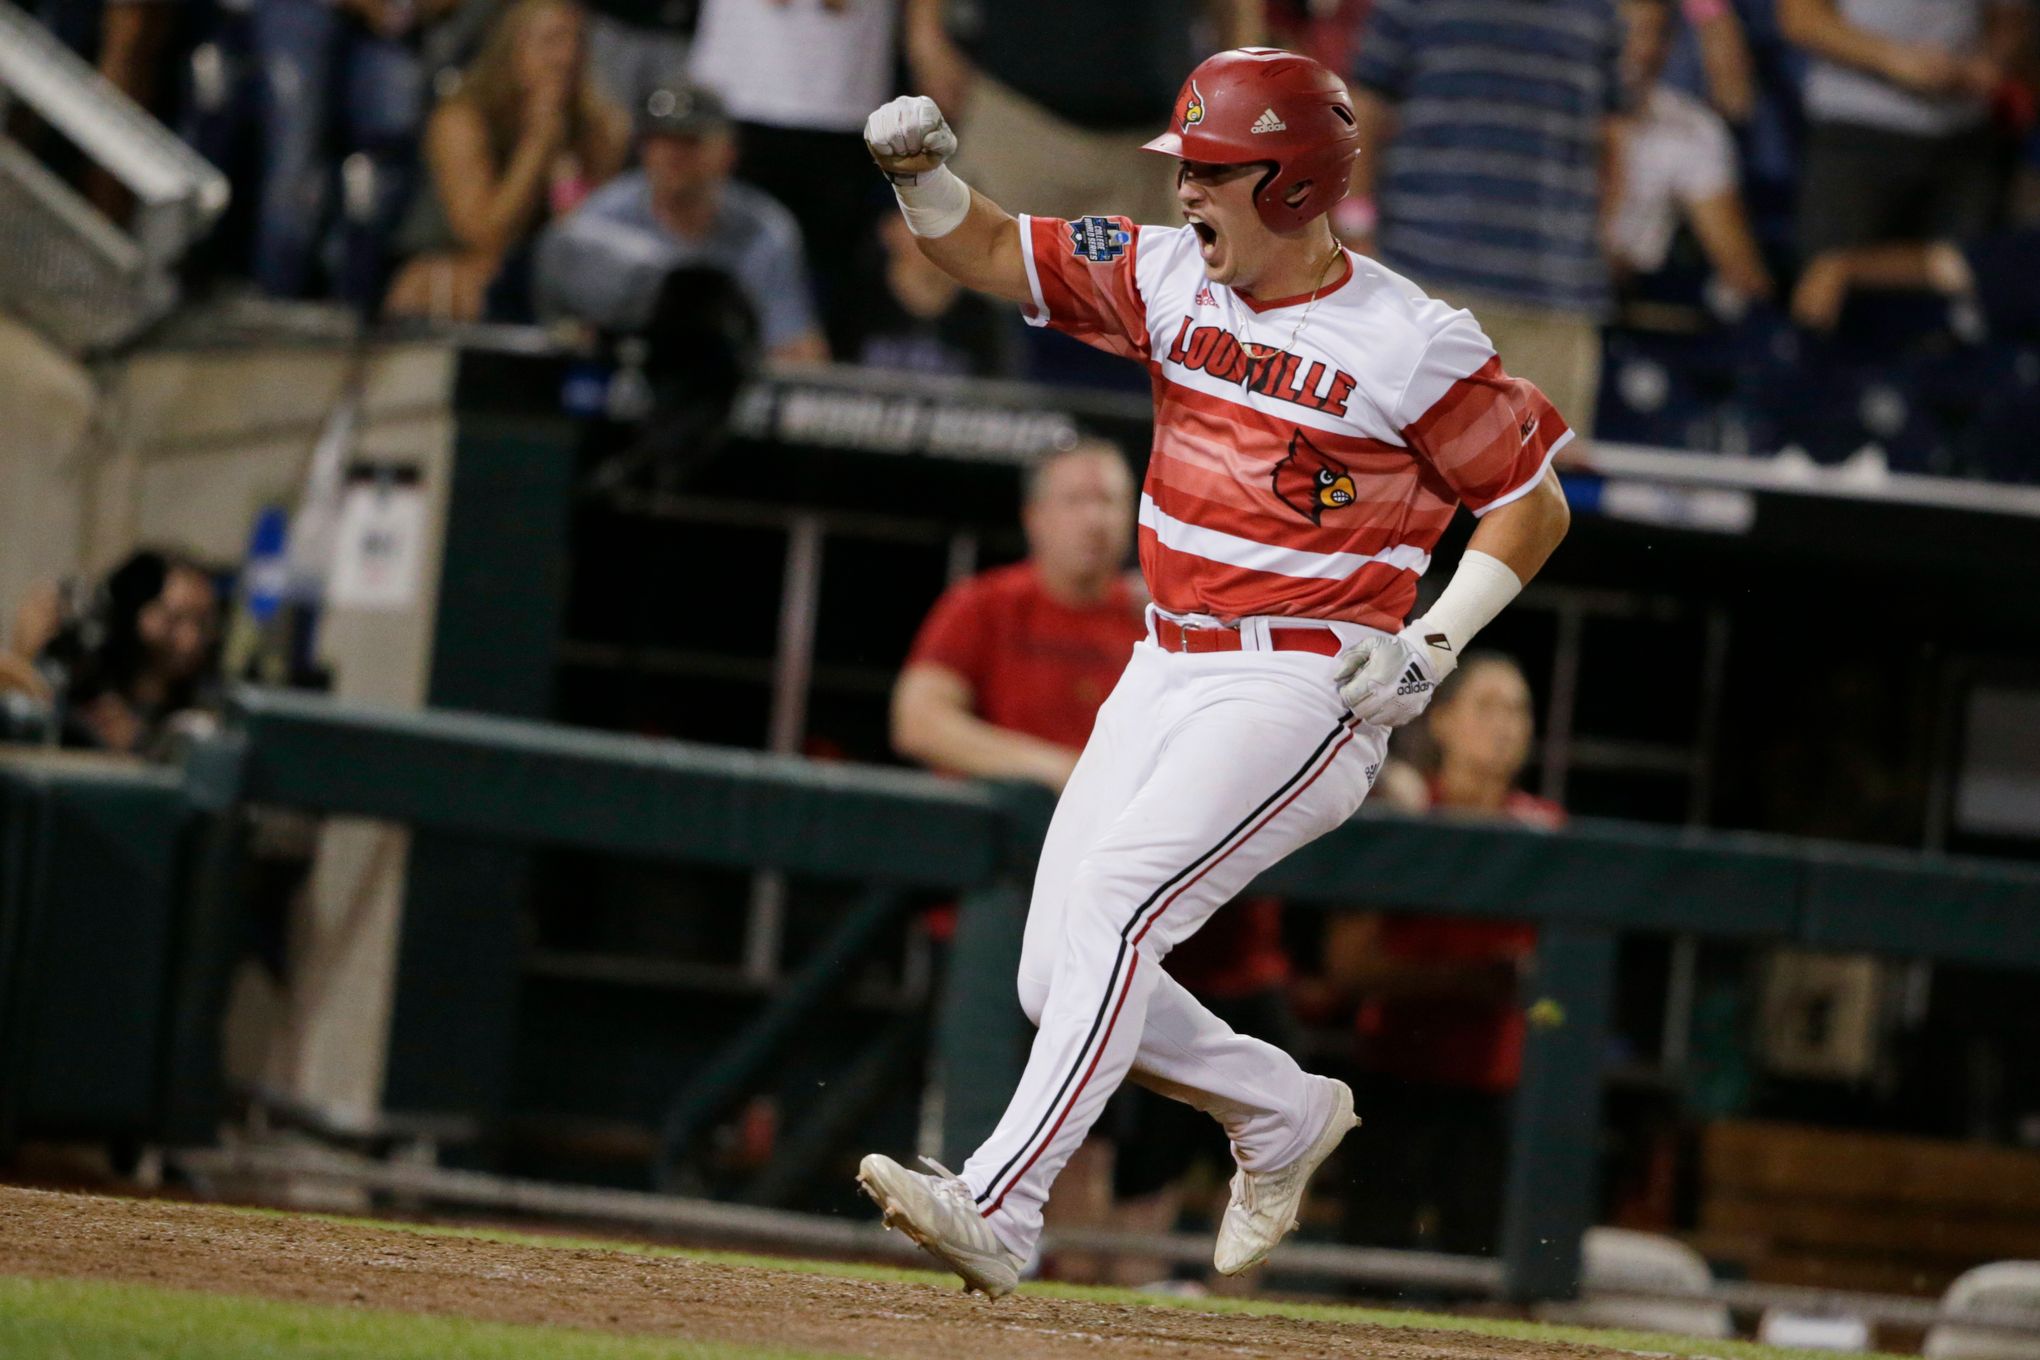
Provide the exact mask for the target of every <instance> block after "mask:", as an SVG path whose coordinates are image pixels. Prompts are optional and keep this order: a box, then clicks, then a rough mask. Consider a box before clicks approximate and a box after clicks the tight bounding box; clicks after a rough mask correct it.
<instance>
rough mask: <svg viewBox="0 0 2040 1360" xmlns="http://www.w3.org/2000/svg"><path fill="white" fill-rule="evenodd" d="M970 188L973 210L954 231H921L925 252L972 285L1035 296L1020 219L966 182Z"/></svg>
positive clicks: (1016, 297)
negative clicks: (1024, 254) (934, 233)
mask: <svg viewBox="0 0 2040 1360" xmlns="http://www.w3.org/2000/svg"><path fill="white" fill-rule="evenodd" d="M965 192H967V193H969V195H970V211H969V212H968V213H966V214H965V215H964V218H963V221H962V222H960V223H959V224H958V225H957V226H956V227H955V228H954V229H953V230H951V231H948V232H946V233H944V234H942V235H940V236H922V235H920V234H919V233H918V232H916V233H915V237H916V244H918V245H919V246H920V247H921V253H922V254H923V255H925V256H927V257H928V258H929V259H930V260H931V261H933V262H934V264H935V266H936V267H937V268H939V269H940V270H941V271H942V272H943V273H945V274H947V275H949V277H951V278H953V279H955V280H956V281H957V282H958V283H960V284H962V285H963V286H964V287H966V288H974V289H976V290H977V291H978V292H980V293H989V294H991V295H992V296H993V297H999V298H1004V299H1006V300H1007V301H1008V302H1026V301H1029V300H1030V298H1031V297H1032V293H1031V292H1030V290H1029V289H1028V287H1027V265H1026V261H1025V260H1024V258H1023V257H1022V255H1021V252H1022V251H1023V250H1024V249H1025V248H1026V247H1025V243H1023V242H1022V241H1021V239H1020V223H1019V222H1018V221H1017V220H1016V219H1015V218H1014V217H1013V216H1012V215H1011V214H1010V213H1008V212H1007V211H1006V210H1005V209H1004V208H1001V207H1000V206H999V205H998V204H996V203H994V202H992V200H990V199H989V198H986V197H985V196H984V195H983V194H981V193H979V192H977V191H976V190H975V189H969V188H967V187H966V190H965ZM909 221H910V224H911V219H909Z"/></svg>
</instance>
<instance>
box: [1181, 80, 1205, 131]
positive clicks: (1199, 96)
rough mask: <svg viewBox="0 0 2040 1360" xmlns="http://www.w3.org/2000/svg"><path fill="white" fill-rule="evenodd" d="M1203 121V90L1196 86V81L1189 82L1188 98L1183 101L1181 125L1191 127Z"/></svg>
mask: <svg viewBox="0 0 2040 1360" xmlns="http://www.w3.org/2000/svg"><path fill="white" fill-rule="evenodd" d="M1203 121H1204V91H1202V90H1200V89H1198V88H1197V82H1196V81H1194V80H1193V81H1191V82H1190V98H1189V99H1187V100H1185V101H1184V103H1183V126H1184V127H1186V128H1191V127H1195V126H1197V124H1199V123H1201V122H1203Z"/></svg>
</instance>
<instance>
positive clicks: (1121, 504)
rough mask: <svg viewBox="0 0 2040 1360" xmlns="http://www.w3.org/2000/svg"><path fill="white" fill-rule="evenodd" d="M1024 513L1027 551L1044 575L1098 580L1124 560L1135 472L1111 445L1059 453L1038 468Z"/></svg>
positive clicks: (1130, 521)
mask: <svg viewBox="0 0 2040 1360" xmlns="http://www.w3.org/2000/svg"><path fill="white" fill-rule="evenodd" d="M1023 519H1024V521H1025V527H1026V530H1027V548H1028V552H1029V554H1030V555H1031V556H1032V557H1033V558H1034V560H1035V564H1036V565H1037V566H1039V567H1040V568H1041V569H1042V571H1043V572H1044V573H1045V574H1046V575H1048V576H1049V577H1050V578H1052V579H1056V580H1080V581H1091V582H1095V581H1102V580H1104V579H1105V578H1107V577H1109V576H1111V575H1112V574H1113V573H1114V572H1116V571H1118V570H1119V569H1120V567H1121V566H1122V565H1124V564H1125V562H1126V550H1127V546H1128V544H1129V541H1130V540H1131V538H1132V535H1133V476H1132V474H1131V473H1129V472H1128V471H1127V470H1126V463H1125V462H1124V461H1123V460H1122V459H1121V458H1120V457H1119V454H1118V452H1117V451H1115V450H1113V449H1110V448H1097V449H1086V450H1084V451H1083V452H1080V453H1072V454H1069V455H1066V456H1064V457H1061V458H1057V459H1056V460H1055V461H1054V462H1052V463H1050V464H1049V465H1048V466H1047V467H1045V468H1043V469H1042V470H1041V480H1040V482H1039V483H1038V484H1037V485H1036V487H1035V492H1034V499H1033V500H1031V501H1029V502H1028V504H1027V508H1026V511H1025V513H1024V515H1023Z"/></svg>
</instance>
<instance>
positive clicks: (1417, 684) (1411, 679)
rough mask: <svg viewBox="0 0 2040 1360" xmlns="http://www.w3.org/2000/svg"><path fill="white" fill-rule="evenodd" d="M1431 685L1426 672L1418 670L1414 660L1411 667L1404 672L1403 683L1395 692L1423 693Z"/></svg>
mask: <svg viewBox="0 0 2040 1360" xmlns="http://www.w3.org/2000/svg"><path fill="white" fill-rule="evenodd" d="M1430 687H1431V682H1430V681H1429V680H1426V679H1425V678H1424V673H1423V672H1422V671H1420V670H1418V669H1417V667H1416V664H1415V663H1414V662H1412V663H1411V665H1410V668H1409V669H1408V670H1406V671H1404V672H1403V677H1402V684H1401V685H1399V686H1397V688H1396V691H1395V692H1396V693H1397V694H1422V693H1423V692H1424V691H1425V690H1427V689H1429V688H1430Z"/></svg>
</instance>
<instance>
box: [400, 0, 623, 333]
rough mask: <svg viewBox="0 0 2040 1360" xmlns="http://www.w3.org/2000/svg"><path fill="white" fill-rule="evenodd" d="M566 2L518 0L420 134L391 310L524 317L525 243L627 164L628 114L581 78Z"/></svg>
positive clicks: (580, 38) (579, 27) (579, 31)
mask: <svg viewBox="0 0 2040 1360" xmlns="http://www.w3.org/2000/svg"><path fill="white" fill-rule="evenodd" d="M585 26H586V24H585V16H584V14H583V12H582V10H581V7H580V6H579V5H578V4H575V3H574V2H573V0H517V3H515V4H513V5H512V6H511V7H510V8H509V9H508V10H507V11H505V12H504V14H503V16H502V18H501V19H500V20H498V22H497V25H496V27H495V29H494V30H492V31H491V32H490V34H489V37H488V40H487V41H486V42H485V43H484V45H483V47H482V52H481V55H480V56H479V57H477V58H476V59H475V61H474V64H473V65H472V66H470V67H469V68H468V71H467V74H466V76H465V77H464V78H463V79H462V80H461V82H460V86H459V88H458V89H457V90H456V91H455V92H454V93H453V94H451V95H450V96H448V97H447V98H446V99H444V100H442V101H441V102H440V104H439V107H438V108H436V109H434V110H433V111H432V118H431V120H430V122H429V123H427V125H426V128H425V160H426V165H427V168H428V169H429V170H430V172H431V175H430V187H429V189H428V190H427V191H426V192H421V193H420V194H419V195H418V196H417V198H416V199H415V200H414V201H413V203H412V210H411V214H410V216H409V217H408V218H407V220H406V221H405V223H404V227H403V230H402V232H401V233H400V239H399V242H398V244H399V247H400V248H401V249H402V250H403V252H404V253H405V254H406V255H408V256H409V257H410V258H409V260H408V261H407V263H406V264H405V265H404V267H403V268H402V269H401V270H400V271H399V272H398V274H397V277H396V280H395V282H393V283H392V284H391V285H390V291H389V297H388V299H387V301H386V303H385V307H386V309H387V310H388V311H389V312H390V313H391V314H392V315H396V316H420V317H431V318H434V319H437V320H448V321H473V320H476V319H478V318H481V317H484V316H486V317H487V318H488V319H490V320H500V321H525V320H529V319H530V318H531V312H532V309H531V301H530V291H531V288H530V272H531V267H530V247H531V242H532V241H533V240H534V239H535V237H536V236H537V233H538V230H539V228H540V227H541V226H542V225H543V224H544V222H545V220H546V219H547V218H548V217H558V216H562V215H564V214H566V213H569V212H571V211H573V209H574V208H575V207H576V206H578V205H579V204H580V203H581V201H582V200H583V199H585V198H586V197H587V196H588V195H589V193H590V191H591V190H593V189H594V187H595V186H596V185H599V184H601V183H603V182H604V181H605V180H608V179H610V178H611V177H612V176H614V175H615V174H616V172H617V171H618V170H619V169H621V168H622V166H623V162H624V157H625V155H626V153H627V151H628V146H629V140H630V134H629V128H628V123H627V119H626V116H625V115H624V113H623V112H622V111H621V110H620V109H618V108H617V107H616V106H615V105H613V104H611V103H610V102H609V101H608V100H606V99H604V98H603V97H602V96H601V95H600V94H598V93H597V92H596V90H595V87H594V85H593V83H592V82H591V81H590V80H589V78H588V70H587V58H586V52H585V43H584V30H585Z"/></svg>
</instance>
